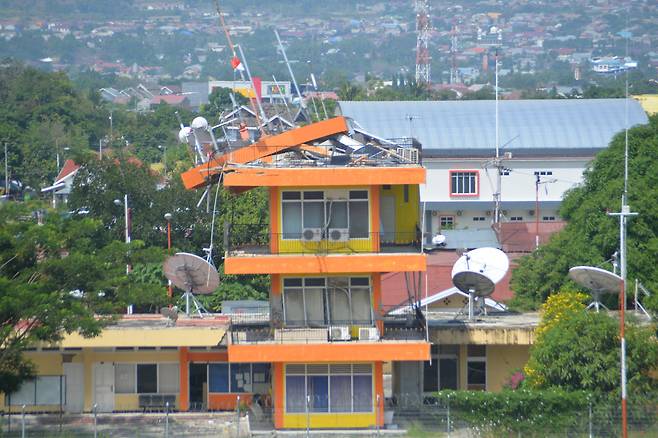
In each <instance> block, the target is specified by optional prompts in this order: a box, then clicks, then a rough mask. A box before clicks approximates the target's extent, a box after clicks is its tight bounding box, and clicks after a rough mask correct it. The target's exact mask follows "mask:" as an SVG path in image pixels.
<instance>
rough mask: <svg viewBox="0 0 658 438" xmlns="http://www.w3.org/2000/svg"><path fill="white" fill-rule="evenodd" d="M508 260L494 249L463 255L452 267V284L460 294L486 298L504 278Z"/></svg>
mask: <svg viewBox="0 0 658 438" xmlns="http://www.w3.org/2000/svg"><path fill="white" fill-rule="evenodd" d="M508 269H509V259H508V258H507V255H505V253H504V252H502V251H501V250H499V249H496V248H478V249H474V250H473V251H468V252H466V253H464V254H463V255H462V256H461V257H460V258H459V259H458V260H457V261H456V262H455V264H454V266H453V267H452V282H453V284H454V285H455V287H456V288H457V289H459V290H460V291H462V292H466V293H472V294H474V295H476V296H480V297H486V296H489V295H491V294H492V293H493V291H494V288H495V286H496V283H498V282H499V281H500V280H502V279H503V277H505V274H506V273H507V270H508Z"/></svg>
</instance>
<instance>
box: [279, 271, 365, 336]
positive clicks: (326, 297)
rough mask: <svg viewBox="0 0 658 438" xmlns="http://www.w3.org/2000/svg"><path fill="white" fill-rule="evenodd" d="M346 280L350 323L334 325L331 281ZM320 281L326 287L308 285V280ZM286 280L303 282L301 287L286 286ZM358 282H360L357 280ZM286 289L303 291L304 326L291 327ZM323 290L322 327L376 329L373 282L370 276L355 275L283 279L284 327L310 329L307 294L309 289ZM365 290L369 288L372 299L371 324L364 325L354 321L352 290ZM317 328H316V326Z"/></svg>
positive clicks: (282, 305) (282, 304)
mask: <svg viewBox="0 0 658 438" xmlns="http://www.w3.org/2000/svg"><path fill="white" fill-rule="evenodd" d="M337 278H340V279H346V280H347V281H346V287H347V291H349V294H347V299H348V311H349V321H348V322H340V323H334V322H333V321H332V316H333V315H332V305H331V298H330V290H332V289H333V287H332V286H331V281H330V280H331V279H337ZM309 279H310V280H319V279H322V280H324V286H319V285H307V280H309ZM354 279H366V280H367V281H368V284H367V285H366V284H358V283H355V282H354V281H353V280H354ZM286 280H301V286H297V285H294V286H286V285H285V281H286ZM357 281H358V280H357ZM286 288H288V289H294V290H299V289H301V292H302V293H301V296H302V311H303V314H304V321H303V325H301V326H300V325H297V324H295V325H290V324H289V322H288V316H287V315H286ZM319 288H322V295H323V304H324V311H325V315H324V324H321V325H320V327H330V326H333V325H357V326H363V325H367V326H369V327H371V326H372V327H374V325H375V315H374V310H373V284H372V280H371V278H370V277H369V276H362V275H355V276H345V277H343V276H329V277H283V278H281V307H282V309H283V323H284V327H286V328H296V327H297V328H308V327H310V326H309V319H308V312H307V310H306V294H307V289H319ZM365 288H368V295H369V298H370V306H369V311H370V322H369V323H363V322H362V321H356V320H355V319H354V315H353V313H354V312H353V305H352V289H356V290H363V289H365ZM311 322H317V321H311ZM314 327H315V326H314Z"/></svg>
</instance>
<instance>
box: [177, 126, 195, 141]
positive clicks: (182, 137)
mask: <svg viewBox="0 0 658 438" xmlns="http://www.w3.org/2000/svg"><path fill="white" fill-rule="evenodd" d="M191 133H192V128H190V127H189V126H183V127H182V128H181V129H180V131H178V140H179V141H180V142H181V143H185V144H187V142H188V140H187V139H188V137H189V136H190V134H191Z"/></svg>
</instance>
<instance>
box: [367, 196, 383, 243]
mask: <svg viewBox="0 0 658 438" xmlns="http://www.w3.org/2000/svg"><path fill="white" fill-rule="evenodd" d="M380 193H381V187H380V186H372V187H371V188H370V198H371V200H370V218H371V219H370V232H371V236H372V250H373V252H379V249H380V246H379V227H380V224H379V197H380Z"/></svg>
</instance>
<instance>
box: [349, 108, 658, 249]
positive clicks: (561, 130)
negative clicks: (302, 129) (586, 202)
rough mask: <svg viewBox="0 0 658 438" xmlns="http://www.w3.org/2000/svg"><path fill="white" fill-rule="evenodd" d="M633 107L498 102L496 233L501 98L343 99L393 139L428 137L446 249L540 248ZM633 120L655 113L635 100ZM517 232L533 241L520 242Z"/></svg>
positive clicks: (429, 189) (368, 125)
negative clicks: (496, 225) (565, 201)
mask: <svg viewBox="0 0 658 438" xmlns="http://www.w3.org/2000/svg"><path fill="white" fill-rule="evenodd" d="M625 108H626V102H625V101H624V99H573V100H566V99H557V100H510V101H500V103H499V138H500V141H499V144H500V156H501V157H502V159H503V161H502V164H503V167H504V169H503V171H502V174H501V200H502V204H501V209H502V222H503V223H502V225H501V232H500V233H499V234H498V235H497V234H496V233H495V232H494V230H493V228H492V226H491V225H492V219H493V216H494V215H493V210H494V201H493V199H494V193H495V191H496V187H497V175H496V173H497V170H496V168H495V167H493V165H492V164H493V163H492V160H493V158H494V156H495V142H496V140H495V139H496V130H495V102H494V101H434V102H340V110H341V112H342V114H343V115H345V116H348V117H351V118H353V119H354V120H355V121H356V122H357V123H358V124H359V125H360V126H361V127H362V128H363V129H365V130H367V131H371V132H377V133H378V134H380V135H382V136H384V137H386V138H399V137H409V136H412V137H414V138H416V139H417V140H418V141H419V142H420V143H421V144H422V149H423V151H422V159H423V164H424V165H425V166H426V167H427V169H428V172H427V181H426V184H425V186H424V187H421V202H422V203H424V208H425V212H426V213H425V214H426V216H425V232H426V234H425V235H426V236H427V238H428V240H429V239H430V236H433V235H435V234H437V233H439V232H441V233H442V234H444V235H445V236H446V237H447V240H446V247H448V248H460V247H467V248H472V247H478V246H484V245H495V246H500V247H503V248H507V249H509V250H521V251H524V250H530V249H531V248H532V247H534V242H535V239H536V236H535V234H537V235H544V236H542V237H541V241H543V239H545V237H546V236H545V234H550V233H551V232H553V231H555V230H557V229H559V228H560V224H561V218H560V216H559V207H560V202H561V200H562V196H563V195H564V193H565V191H567V190H568V189H570V188H571V187H573V186H575V185H577V184H578V183H580V182H581V181H582V175H583V171H584V170H585V169H586V168H587V165H588V163H589V162H590V161H591V160H592V159H593V158H594V156H595V155H596V153H597V152H599V151H601V150H603V149H605V148H606V147H607V146H608V145H609V143H610V141H611V140H612V138H613V136H614V135H615V134H617V133H619V132H621V131H623V129H624V127H625V122H624V121H625ZM628 120H629V126H633V125H637V124H644V123H647V122H648V118H647V115H646V113H645V112H644V111H643V110H642V107H641V106H640V104H639V103H638V102H636V101H634V100H632V99H630V100H629V101H628ZM538 177H539V184H537V178H538ZM537 200H538V201H539V202H538V205H539V212H538V214H537V211H536V210H537V209H536V204H537ZM535 227H537V228H535ZM537 230H539V233H537V232H536V231H537ZM514 236H516V237H514ZM519 238H520V239H521V240H523V239H525V240H526V242H516V243H514V244H512V241H513V240H514V239H516V240H518V239H519ZM530 243H531V244H530Z"/></svg>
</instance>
